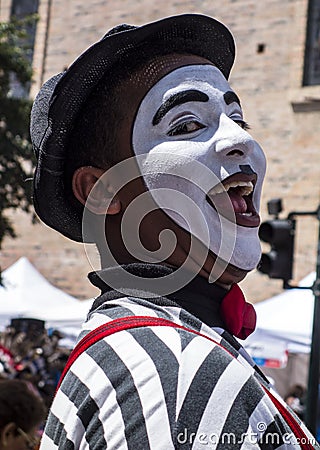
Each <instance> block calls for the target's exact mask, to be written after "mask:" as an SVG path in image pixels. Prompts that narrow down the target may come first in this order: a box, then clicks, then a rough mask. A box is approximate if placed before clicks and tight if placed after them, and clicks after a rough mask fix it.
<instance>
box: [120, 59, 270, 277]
mask: <svg viewBox="0 0 320 450" xmlns="http://www.w3.org/2000/svg"><path fill="white" fill-rule="evenodd" d="M138 75H139V76H138V79H139V80H140V81H139V87H137V86H138V84H136V86H133V88H132V89H130V80H129V82H128V83H127V86H126V87H125V88H124V91H123V92H126V98H127V99H128V102H127V103H126V104H125V105H123V107H124V108H126V111H127V113H126V119H125V122H126V124H125V126H124V125H123V124H122V129H123V130H129V129H130V130H131V132H130V137H128V136H122V138H121V141H120V142H122V143H123V144H122V145H121V149H120V150H121V152H122V154H123V156H124V157H128V156H132V152H133V154H134V155H135V156H137V157H138V164H139V167H140V170H141V173H142V175H143V179H144V183H145V186H146V187H147V189H148V191H149V192H150V193H151V195H152V197H153V199H154V200H155V202H156V203H157V204H158V205H159V206H160V208H161V210H162V211H165V213H166V216H167V217H169V218H170V219H171V221H169V223H170V222H171V223H172V227H170V228H171V229H174V230H176V229H177V225H178V228H180V229H182V230H184V231H185V232H184V233H183V232H182V233H178V234H176V236H177V241H178V242H177V246H179V245H181V246H184V243H183V242H181V241H182V240H183V239H185V238H186V235H188V234H191V235H193V236H196V237H197V239H198V240H199V241H201V242H203V243H204V244H205V246H206V247H207V248H208V249H209V250H210V251H211V252H212V253H213V254H214V255H219V256H220V257H221V258H222V259H224V260H225V259H227V262H228V263H229V262H230V263H231V264H232V265H233V266H235V267H237V268H240V269H242V270H243V271H245V272H246V271H248V270H252V269H253V268H255V267H256V265H257V263H258V262H259V259H260V242H259V238H258V226H259V222H260V218H259V214H258V211H259V203H260V195H261V187H262V182H263V178H264V174H265V157H264V154H263V151H262V149H261V148H260V146H259V145H258V144H257V143H256V142H255V141H254V140H253V138H252V137H251V136H250V134H248V132H247V131H246V124H245V122H244V120H243V116H242V109H241V106H240V101H239V99H238V97H237V95H236V94H235V93H234V92H233V90H232V89H231V88H230V85H229V83H228V82H227V80H226V79H225V78H224V76H223V75H222V73H221V72H220V71H219V69H217V68H216V67H215V66H213V65H212V64H211V63H209V62H208V61H207V60H205V59H203V58H199V57H195V56H191V55H190V56H186V55H185V56H179V55H175V56H174V57H173V56H170V57H164V58H162V59H161V58H158V59H157V60H156V62H155V63H154V62H153V63H152V64H151V65H149V66H146V67H145V68H144V69H142V70H140V71H139V73H138ZM141 81H142V82H141ZM133 85H134V83H133ZM141 86H144V87H141ZM129 122H131V124H129ZM126 134H127V133H126ZM129 140H130V144H129ZM128 144H129V145H128ZM183 203H184V205H183ZM199 218H200V219H199ZM167 223H168V221H166V224H167ZM232 223H233V227H232V226H231V228H230V226H229V225H230V224H232ZM149 232H151V233H152V228H151V229H150V230H149ZM231 235H232V236H231ZM155 238H156V239H158V236H156V237H155ZM221 242H226V243H227V245H226V246H225V247H226V249H225V248H221ZM230 243H231V244H232V245H231V244H230ZM228 245H229V247H230V245H231V246H232V248H231V250H230V248H228ZM222 247H223V246H222ZM169 262H170V260H169Z"/></svg>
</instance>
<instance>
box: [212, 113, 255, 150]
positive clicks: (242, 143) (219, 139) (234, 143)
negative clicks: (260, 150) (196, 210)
mask: <svg viewBox="0 0 320 450" xmlns="http://www.w3.org/2000/svg"><path fill="white" fill-rule="evenodd" d="M214 140H215V151H216V153H217V154H220V155H221V156H222V155H223V156H228V157H233V158H245V157H246V156H249V155H250V154H251V153H252V152H253V149H254V140H253V138H252V137H251V136H250V134H249V133H248V132H247V131H246V130H244V129H243V128H241V126H240V125H238V124H237V123H236V122H234V120H232V119H231V118H230V117H228V116H227V115H226V114H221V116H220V120H219V127H218V129H217V131H216V133H215V136H214Z"/></svg>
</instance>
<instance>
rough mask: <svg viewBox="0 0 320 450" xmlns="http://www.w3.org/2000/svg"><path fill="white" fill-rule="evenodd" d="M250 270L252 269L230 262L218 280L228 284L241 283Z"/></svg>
mask: <svg viewBox="0 0 320 450" xmlns="http://www.w3.org/2000/svg"><path fill="white" fill-rule="evenodd" d="M249 272H250V270H244V269H240V268H239V267H236V266H233V265H232V264H228V265H227V267H226V270H225V271H224V272H223V274H222V275H221V276H220V277H219V278H218V280H217V282H218V283H221V284H224V285H228V286H230V285H231V284H234V283H240V281H242V280H244V278H245V277H246V276H247V274H248V273H249Z"/></svg>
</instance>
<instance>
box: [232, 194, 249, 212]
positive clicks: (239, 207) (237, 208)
mask: <svg viewBox="0 0 320 450" xmlns="http://www.w3.org/2000/svg"><path fill="white" fill-rule="evenodd" d="M228 194H229V198H230V200H231V203H232V206H233V209H234V212H235V213H245V212H247V203H246V201H245V199H244V198H243V197H241V195H239V194H238V193H237V191H236V190H234V189H229V191H228Z"/></svg>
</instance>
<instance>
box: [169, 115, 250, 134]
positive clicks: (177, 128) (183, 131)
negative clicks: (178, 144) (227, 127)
mask: <svg viewBox="0 0 320 450" xmlns="http://www.w3.org/2000/svg"><path fill="white" fill-rule="evenodd" d="M234 122H235V123H236V124H238V125H239V127H241V128H242V129H243V130H245V131H247V130H250V125H249V124H248V122H246V121H245V120H240V119H237V120H234ZM190 124H196V125H197V126H198V128H197V129H195V130H191V131H188V130H186V129H185V127H187V126H188V125H190ZM202 128H204V125H202V124H201V123H200V122H198V121H196V120H189V121H187V122H183V123H181V124H178V125H176V126H175V127H173V128H172V129H171V130H169V131H168V133H167V135H168V136H179V135H184V134H190V133H193V132H195V131H198V130H200V129H202Z"/></svg>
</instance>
